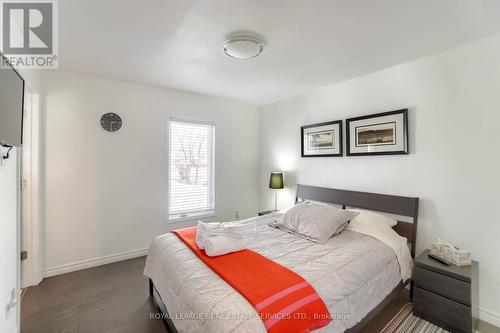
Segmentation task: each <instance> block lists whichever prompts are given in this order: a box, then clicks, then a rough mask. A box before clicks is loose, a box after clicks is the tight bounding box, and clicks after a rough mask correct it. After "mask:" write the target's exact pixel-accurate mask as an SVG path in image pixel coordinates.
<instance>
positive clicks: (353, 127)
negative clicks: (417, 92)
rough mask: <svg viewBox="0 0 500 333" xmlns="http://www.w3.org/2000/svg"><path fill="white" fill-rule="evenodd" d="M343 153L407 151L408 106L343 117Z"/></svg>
mask: <svg viewBox="0 0 500 333" xmlns="http://www.w3.org/2000/svg"><path fill="white" fill-rule="evenodd" d="M346 127H347V136H346V139H347V156H366V155H399V154H408V109H403V110H396V111H390V112H384V113H376V114H372V115H369V116H363V117H356V118H350V119H346Z"/></svg>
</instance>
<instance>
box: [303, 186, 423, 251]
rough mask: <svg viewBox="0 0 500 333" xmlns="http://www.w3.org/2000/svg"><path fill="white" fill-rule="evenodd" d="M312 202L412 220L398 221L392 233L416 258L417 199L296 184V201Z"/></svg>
mask: <svg viewBox="0 0 500 333" xmlns="http://www.w3.org/2000/svg"><path fill="white" fill-rule="evenodd" d="M300 199H302V200H313V201H322V202H328V203H332V204H335V205H340V206H342V207H343V208H346V207H355V208H361V209H369V210H375V211H379V212H382V213H389V214H396V215H400V216H406V217H410V218H412V223H409V222H403V221H398V224H397V225H396V226H394V228H393V229H394V230H395V231H396V232H397V233H398V234H399V235H401V236H403V237H406V238H407V239H408V241H409V242H410V244H411V250H410V252H411V256H412V257H413V258H415V247H416V241H417V222H418V198H410V197H400V196H396V195H387V194H378V193H368V192H356V191H348V190H339V189H334V188H326V187H316V186H308V185H301V184H298V185H297V194H296V196H295V202H298V201H299V200H300Z"/></svg>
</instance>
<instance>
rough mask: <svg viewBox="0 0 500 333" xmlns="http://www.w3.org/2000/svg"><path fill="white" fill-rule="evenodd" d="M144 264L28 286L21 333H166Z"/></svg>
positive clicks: (391, 310)
mask: <svg viewBox="0 0 500 333" xmlns="http://www.w3.org/2000/svg"><path fill="white" fill-rule="evenodd" d="M144 261H145V257H141V258H136V259H130V260H126V261H121V262H118V263H114V264H109V265H105V266H100V267H95V268H89V269H85V270H81V271H78V272H73V273H68V274H64V275H59V276H54V277H50V278H47V279H44V280H43V281H42V282H41V283H40V285H38V286H35V287H30V288H28V290H27V291H26V294H25V295H24V298H23V300H22V303H21V332H22V333H69V332H80V333H83V332H89V333H125V332H130V333H149V332H154V333H163V332H167V330H166V329H165V326H164V324H163V322H162V321H161V320H155V319H149V316H150V313H151V312H156V311H157V310H156V308H155V306H154V305H153V303H152V301H151V299H150V297H149V290H148V279H147V278H146V277H144V276H143V275H142V271H143V269H144ZM408 301H409V293H408V292H407V291H406V290H404V291H402V292H401V294H400V295H398V297H396V299H395V300H394V301H393V302H391V303H390V304H389V305H388V306H387V307H386V308H385V309H384V310H383V311H382V312H381V313H379V314H378V315H377V316H376V317H375V318H374V319H373V320H372V321H371V322H370V323H369V324H368V326H367V327H365V329H364V330H363V331H362V332H363V333H374V332H379V331H380V329H382V328H383V327H384V326H385V324H386V323H387V322H388V321H389V320H390V319H391V318H392V317H393V316H394V315H395V314H396V312H397V311H398V310H399V309H400V308H401V307H402V306H403V305H404V304H406V303H407V302H408ZM483 325H484V323H483ZM484 327H486V328H488V327H487V326H484ZM481 332H483V333H489V332H497V331H496V330H494V331H493V330H492V331H490V330H488V329H485V330H482V331H481Z"/></svg>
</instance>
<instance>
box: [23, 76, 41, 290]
mask: <svg viewBox="0 0 500 333" xmlns="http://www.w3.org/2000/svg"><path fill="white" fill-rule="evenodd" d="M24 93H25V96H24V109H23V146H22V150H21V151H22V163H21V166H22V167H21V170H22V171H21V244H20V245H21V251H27V252H28V258H27V259H26V260H23V261H21V288H26V287H29V286H34V285H37V284H39V283H40V282H41V281H42V265H41V241H40V239H41V238H40V236H41V233H40V225H41V201H40V198H41V187H40V183H41V182H40V180H41V178H40V176H41V172H40V170H41V169H40V167H41V160H40V151H41V150H40V148H41V130H40V129H41V128H40V126H41V121H40V120H41V117H40V116H41V115H40V95H39V94H38V93H35V92H34V91H33V89H32V88H31V87H29V86H28V85H26V86H25V91H24Z"/></svg>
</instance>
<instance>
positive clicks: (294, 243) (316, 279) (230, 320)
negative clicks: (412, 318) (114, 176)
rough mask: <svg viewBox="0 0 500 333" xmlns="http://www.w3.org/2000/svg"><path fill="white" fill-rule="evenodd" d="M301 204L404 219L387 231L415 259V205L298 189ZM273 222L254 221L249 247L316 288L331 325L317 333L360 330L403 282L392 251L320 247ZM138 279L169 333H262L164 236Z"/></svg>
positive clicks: (368, 243) (250, 311) (363, 238)
mask: <svg viewBox="0 0 500 333" xmlns="http://www.w3.org/2000/svg"><path fill="white" fill-rule="evenodd" d="M303 200H312V201H319V202H326V203H330V204H335V205H339V206H342V207H343V208H346V207H356V208H362V209H369V210H374V211H378V212H383V213H388V214H394V215H397V216H400V217H406V219H407V220H409V221H398V223H397V225H396V226H394V228H393V229H394V230H395V231H396V232H397V233H398V234H399V235H401V236H403V237H406V238H407V239H408V243H409V246H410V253H411V256H412V257H413V258H414V256H415V240H416V232H417V220H418V198H410V197H401V196H392V195H383V194H375V193H366V192H355V191H347V190H339V189H331V188H322V187H314V186H306V185H298V186H297V195H296V202H299V201H303ZM272 218H273V217H272V216H263V217H258V218H255V220H253V222H254V223H255V224H256V225H257V233H256V234H255V237H254V238H253V239H252V241H251V242H250V244H249V248H250V249H251V250H254V251H256V252H258V253H260V254H262V255H264V256H266V257H268V258H270V259H272V260H273V261H275V262H277V263H279V264H281V265H283V266H285V267H287V268H289V269H291V270H293V271H294V272H296V273H298V274H299V275H301V276H302V277H303V278H305V279H306V280H307V281H308V282H309V283H310V284H311V285H312V286H313V287H314V289H316V291H317V293H318V294H319V295H320V296H321V298H322V299H323V301H324V302H325V304H326V306H327V307H328V310H329V312H330V313H331V314H332V315H333V318H334V320H333V321H332V323H330V324H329V325H327V326H325V327H323V328H321V329H319V330H317V331H318V332H335V333H337V332H357V331H359V330H360V329H361V328H362V327H363V326H364V325H365V324H366V323H367V322H368V321H369V320H370V319H371V318H373V317H374V316H375V315H376V313H377V312H378V311H380V310H381V309H382V308H383V307H384V306H385V305H386V304H387V303H388V302H389V301H390V300H391V299H392V298H393V297H394V296H396V295H397V294H398V293H399V291H400V290H401V289H402V288H404V287H405V286H406V284H408V283H409V280H407V281H406V282H405V283H403V282H402V279H401V275H400V274H399V264H398V261H397V259H396V256H395V254H394V251H393V250H392V249H391V248H390V247H389V246H387V245H386V244H384V243H382V242H380V241H379V240H377V239H374V238H372V237H370V236H367V235H363V234H360V233H357V232H353V231H344V232H342V233H341V234H339V235H337V236H335V237H334V238H335V240H334V241H332V240H330V241H328V242H327V243H326V244H323V245H321V244H316V243H313V242H311V241H308V240H306V239H303V238H300V237H298V236H296V235H293V234H290V233H286V232H283V231H281V230H279V229H277V228H273V227H271V226H269V225H268V224H269V222H270V221H269V219H272ZM145 275H146V276H148V277H149V278H150V292H151V295H152V297H153V299H154V301H155V303H156V305H157V306H158V308H159V310H160V312H161V318H162V319H163V320H164V322H165V324H166V326H167V327H168V329H169V331H171V332H202V331H203V332H266V329H265V327H264V326H263V324H262V321H261V320H260V318H259V317H258V316H257V315H256V312H255V310H254V308H253V307H252V306H251V305H250V304H249V303H248V302H247V301H246V299H245V298H243V297H242V296H241V295H240V294H239V293H238V292H237V291H236V290H234V289H233V288H232V287H231V286H230V285H228V284H227V283H226V282H225V281H224V280H222V279H221V278H220V277H219V276H218V275H217V274H216V273H214V272H213V271H212V270H211V269H210V268H209V267H208V266H206V265H205V264H204V263H203V262H202V261H201V260H199V259H198V258H197V257H196V255H195V254H194V253H193V252H192V251H191V250H190V249H189V248H188V247H187V246H186V245H185V244H184V243H183V242H182V241H180V240H179V239H178V238H177V236H175V235H173V234H171V233H168V234H164V235H162V236H159V237H158V238H157V239H155V241H154V242H153V244H152V246H151V249H150V254H149V255H148V258H147V261H146V267H145ZM167 309H168V310H167Z"/></svg>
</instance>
